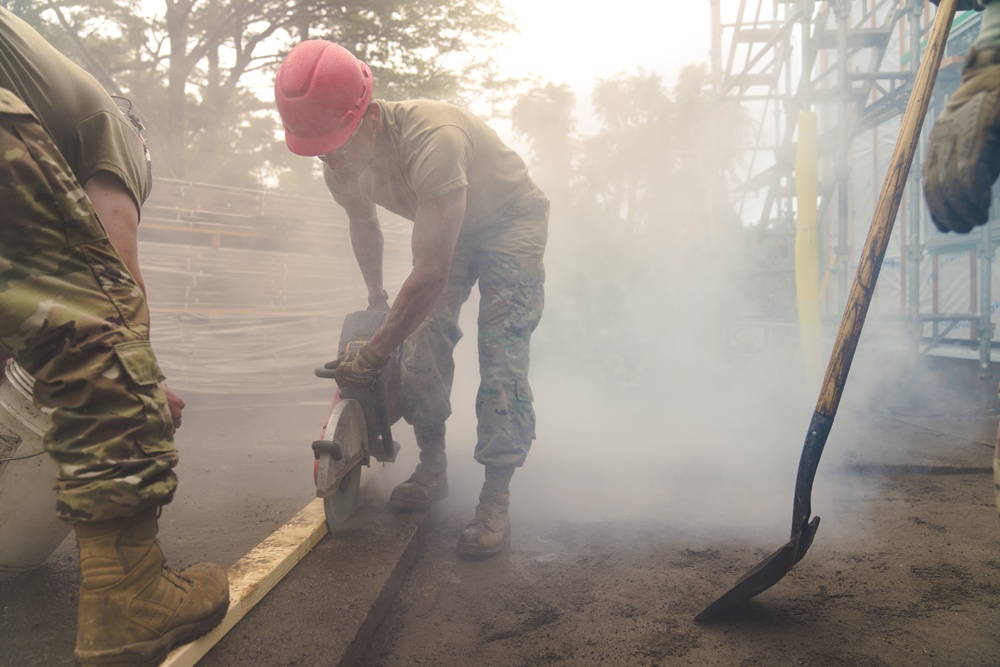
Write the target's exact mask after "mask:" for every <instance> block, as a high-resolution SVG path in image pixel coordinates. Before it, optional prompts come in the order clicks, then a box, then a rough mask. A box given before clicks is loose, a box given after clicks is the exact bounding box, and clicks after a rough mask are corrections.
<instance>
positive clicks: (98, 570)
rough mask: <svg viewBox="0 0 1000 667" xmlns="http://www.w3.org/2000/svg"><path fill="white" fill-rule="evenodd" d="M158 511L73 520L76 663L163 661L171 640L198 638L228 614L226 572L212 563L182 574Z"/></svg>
mask: <svg viewBox="0 0 1000 667" xmlns="http://www.w3.org/2000/svg"><path fill="white" fill-rule="evenodd" d="M156 512H157V508H155V507H154V508H151V509H149V510H146V511H144V512H142V513H140V514H138V515H136V516H134V517H128V518H125V519H115V520H112V521H99V522H80V523H76V524H74V526H73V531H74V533H76V539H77V544H78V545H79V548H80V570H81V572H82V573H83V582H82V584H81V585H80V605H79V612H78V618H77V624H78V625H77V633H76V653H75V655H76V662H77V665H80V666H88V665H158V664H160V662H161V661H162V660H163V658H165V657H166V655H167V653H168V652H169V651H170V649H171V648H172V647H173V646H175V645H177V644H183V643H186V642H189V641H192V640H194V639H197V638H198V637H200V636H201V635H203V634H205V633H206V632H208V631H209V630H211V629H212V628H214V627H215V626H216V625H218V624H219V622H220V621H222V619H223V617H224V616H225V615H226V611H227V609H228V608H229V580H228V578H227V577H226V573H225V571H224V570H223V569H222V568H221V567H219V566H218V565H212V564H209V563H199V564H198V565H194V566H192V567H190V568H188V569H187V570H184V571H183V572H174V571H172V570H170V569H169V568H167V567H165V566H164V564H163V552H162V551H160V545H159V544H158V543H157V541H156V533H157V525H156Z"/></svg>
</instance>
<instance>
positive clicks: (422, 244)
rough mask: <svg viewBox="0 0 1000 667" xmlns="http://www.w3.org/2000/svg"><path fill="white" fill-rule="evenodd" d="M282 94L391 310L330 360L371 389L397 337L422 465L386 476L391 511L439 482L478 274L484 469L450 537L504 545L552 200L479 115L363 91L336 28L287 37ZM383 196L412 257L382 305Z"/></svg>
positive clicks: (429, 497)
mask: <svg viewBox="0 0 1000 667" xmlns="http://www.w3.org/2000/svg"><path fill="white" fill-rule="evenodd" d="M275 101H276V103H277V107H278V112H279V113H280V114H281V118H282V123H283V125H284V129H285V141H286V143H287V145H288V148H289V149H290V150H291V151H292V152H293V153H296V154H298V155H305V156H316V157H319V159H320V160H322V161H323V163H324V168H323V173H324V177H325V180H326V184H327V187H328V188H329V190H330V192H331V193H332V194H333V197H334V199H335V200H336V201H337V203H339V204H340V205H341V206H343V208H344V209H345V211H346V212H347V215H348V219H349V226H350V232H351V241H352V245H353V248H354V253H355V256H356V257H357V259H358V264H359V265H360V268H361V273H362V276H363V278H364V280H365V284H366V285H367V287H368V292H369V306H370V307H371V308H382V309H386V310H388V311H389V314H388V317H387V318H386V321H385V323H384V324H383V325H382V327H381V328H380V329H379V330H378V331H376V332H375V334H374V336H373V337H372V339H371V340H370V341H368V343H367V344H366V345H365V346H364V347H362V348H361V349H360V350H359V351H356V352H352V353H350V354H348V355H345V356H344V357H343V358H341V359H338V360H337V361H335V362H331V363H330V364H327V367H328V368H334V369H335V377H336V379H337V383H338V384H339V385H340V387H341V388H344V387H349V388H357V389H363V388H366V387H370V386H372V384H373V383H374V380H375V378H376V377H377V376H378V374H379V371H380V369H381V368H382V367H383V366H384V365H385V364H386V361H387V359H388V358H389V355H390V354H391V353H392V351H393V350H395V349H396V348H397V347H398V346H400V345H401V344H403V356H402V382H401V387H400V395H399V397H398V399H399V404H400V408H401V411H402V414H403V417H404V418H405V419H406V421H407V422H408V423H410V424H411V425H413V429H414V435H415V436H416V440H417V446H418V447H419V449H420V463H419V465H418V466H417V469H416V470H415V471H414V473H413V475H412V476H411V477H410V478H409V479H408V480H407V481H405V482H403V483H402V484H400V485H399V486H397V487H396V488H395V489H393V491H392V494H391V496H390V505H391V506H392V507H394V508H395V509H399V510H420V509H424V508H427V507H428V506H429V505H430V503H431V502H432V501H434V500H437V499H440V498H443V497H445V496H446V494H447V488H448V487H447V484H448V483H447V475H446V467H447V465H446V456H445V422H446V421H447V419H448V417H449V416H450V415H451V401H450V394H451V388H452V381H453V378H454V372H455V364H454V360H453V351H454V349H455V345H456V344H457V343H458V341H459V339H460V338H461V336H462V331H461V330H460V329H459V326H458V320H459V311H460V309H461V307H462V304H464V303H465V301H466V300H467V299H468V298H469V296H470V294H471V291H472V288H473V286H474V285H475V284H476V283H478V285H479V294H480V305H479V373H480V386H479V392H478V394H477V397H476V415H477V417H478V430H477V443H476V449H475V457H476V460H477V461H479V462H480V463H482V464H483V465H484V466H485V469H486V480H485V483H484V484H483V489H482V492H481V493H480V496H479V504H478V506H477V507H476V513H475V518H474V519H473V520H472V521H471V522H470V523H469V525H468V526H467V527H466V529H465V530H464V531H463V533H462V534H461V536H460V537H459V540H458V551H459V552H460V553H462V554H466V555H473V556H490V555H494V554H496V553H499V552H500V551H501V550H502V549H503V547H504V546H505V545H506V544H507V542H508V539H509V535H510V519H509V513H508V506H509V502H510V489H509V485H510V480H511V477H512V476H513V474H514V470H515V469H516V468H517V467H519V466H521V465H522V464H523V463H524V461H525V458H526V457H527V455H528V451H529V449H530V447H531V443H532V440H534V438H535V413H534V409H533V407H532V400H533V399H532V394H531V387H530V385H529V384H528V359H529V343H530V340H531V334H532V332H533V331H534V330H535V327H536V326H537V325H538V322H539V319H540V318H541V313H542V304H543V295H544V288H543V285H544V281H545V270H544V266H543V262H542V260H543V255H544V252H545V243H546V237H547V228H548V212H549V202H548V199H546V197H545V195H544V194H543V193H542V192H541V190H539V189H538V188H537V187H536V186H535V185H534V183H532V181H531V179H530V178H529V177H528V171H527V168H526V166H525V164H524V161H523V160H522V159H521V158H520V157H519V156H518V155H517V154H516V153H515V152H514V151H513V150H511V149H510V148H509V147H507V146H506V145H505V144H504V143H503V142H502V141H501V140H500V138H499V137H498V136H497V135H496V133H495V132H494V131H493V130H492V129H490V128H489V126H487V125H486V124H485V123H484V122H483V121H482V120H480V119H478V118H476V117H475V116H474V115H472V114H470V113H469V112H468V111H466V110H464V109H461V108H459V107H456V106H453V105H449V104H444V103H440V102H434V101H430V100H414V101H408V102H388V101H384V100H372V76H371V71H370V70H369V68H368V66H367V65H365V64H364V63H363V62H361V61H359V60H357V59H356V58H355V57H354V56H353V55H351V54H350V53H349V52H348V51H347V50H345V49H343V48H341V47H340V46H338V45H336V44H333V43H331V42H327V41H323V40H309V41H306V42H303V43H301V44H299V45H298V46H296V47H295V48H294V49H292V51H291V52H290V53H289V54H288V56H287V57H286V58H285V60H284V62H283V63H282V65H281V68H280V70H279V71H278V75H277V78H276V80H275ZM376 205H380V206H383V207H385V208H387V209H388V210H390V211H392V212H394V213H396V214H398V215H400V216H402V217H404V218H406V219H408V220H411V221H413V223H414V224H413V233H412V239H411V247H412V250H413V269H412V271H411V273H410V275H409V277H408V278H407V279H406V281H405V282H404V283H403V285H402V287H401V289H400V291H399V294H398V296H397V297H396V299H395V301H394V303H393V304H392V307H391V309H390V308H389V304H388V295H387V294H386V292H385V291H384V289H383V284H382V245H383V238H382V232H381V229H380V228H379V223H378V218H377V216H376V209H375V206H376ZM404 340H405V344H404Z"/></svg>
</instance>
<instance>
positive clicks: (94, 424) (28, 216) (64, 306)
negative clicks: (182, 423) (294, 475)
mask: <svg viewBox="0 0 1000 667" xmlns="http://www.w3.org/2000/svg"><path fill="white" fill-rule="evenodd" d="M0 152H2V154H3V160H2V161H0V205H2V206H3V209H4V213H3V218H2V220H0V347H4V348H6V349H7V350H8V351H9V352H10V353H11V354H12V355H13V357H14V359H15V360H16V361H17V362H18V364H20V365H21V366H22V367H23V368H24V369H25V370H26V371H27V372H28V373H30V374H31V375H32V376H33V377H34V378H35V385H34V400H35V402H36V403H37V404H38V405H39V406H40V407H41V408H42V409H43V410H45V411H46V412H48V413H50V414H51V417H52V423H53V426H52V428H51V430H50V431H49V432H48V433H47V434H46V436H45V441H44V442H45V448H46V450H47V451H48V452H49V453H50V454H51V455H52V457H53V458H54V459H55V460H56V463H57V464H58V469H59V472H58V476H57V479H56V480H55V481H56V491H57V502H56V506H57V507H56V509H57V512H58V513H59V515H60V517H62V518H63V519H66V520H70V521H80V520H83V521H88V520H89V521H101V520H107V519H113V518H117V517H123V516H130V515H133V514H135V513H136V512H138V511H140V510H142V509H144V508H147V507H150V506H154V505H160V504H163V503H166V502H169V501H170V499H171V498H172V497H173V493H174V489H175V487H176V484H177V481H176V477H175V476H174V473H173V471H172V468H173V467H174V466H175V465H176V464H177V451H176V450H175V449H174V446H173V424H172V422H171V420H170V414H169V411H168V409H167V403H166V398H165V396H164V394H163V390H162V389H161V388H160V385H159V383H160V380H161V379H162V375H161V373H160V369H159V367H158V366H157V363H156V359H155V357H154V356H153V352H152V349H151V348H150V344H149V312H148V310H147V308H146V302H145V298H144V297H143V294H142V291H141V290H140V289H139V287H138V285H137V283H136V282H135V280H134V279H133V278H132V276H131V274H130V273H129V272H128V270H127V269H126V268H125V265H124V264H123V263H122V261H121V259H119V257H118V254H117V253H116V252H115V250H114V248H113V247H112V245H111V243H110V242H109V241H108V238H107V234H106V233H105V231H104V228H103V226H102V225H101V223H100V221H99V220H98V219H97V216H96V214H95V213H94V211H93V209H92V208H91V206H90V201H89V199H87V197H86V195H85V194H84V193H83V189H82V188H81V187H80V185H79V184H78V183H77V181H76V179H75V178H74V176H73V174H72V172H71V171H70V169H69V167H68V165H67V164H66V162H65V160H64V159H63V157H62V155H61V154H60V153H59V151H58V149H57V148H56V147H55V145H54V144H53V143H52V141H51V140H50V138H49V137H48V135H47V134H46V133H45V131H44V129H43V128H42V126H41V125H40V124H39V123H38V122H37V121H36V120H35V118H34V117H33V115H32V114H31V111H30V110H29V109H28V107H26V106H25V105H24V104H23V103H22V102H21V101H20V100H19V99H18V98H17V97H16V96H14V95H13V94H12V93H9V92H8V91H6V90H3V89H0Z"/></svg>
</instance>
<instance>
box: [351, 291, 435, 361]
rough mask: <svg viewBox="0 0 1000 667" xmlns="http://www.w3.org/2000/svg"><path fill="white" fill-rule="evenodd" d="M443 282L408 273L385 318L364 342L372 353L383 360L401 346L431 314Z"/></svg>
mask: <svg viewBox="0 0 1000 667" xmlns="http://www.w3.org/2000/svg"><path fill="white" fill-rule="evenodd" d="M444 283H445V280H440V279H434V278H432V277H428V276H423V275H421V274H419V273H417V272H413V273H411V274H410V275H409V277H407V279H406V280H405V281H404V282H403V286H402V287H401V288H400V290H399V294H398V296H397V297H396V299H395V300H394V301H393V304H392V309H391V310H390V311H389V317H388V318H386V321H385V322H384V323H383V324H382V326H381V327H379V329H378V331H376V332H375V335H374V336H372V338H371V340H370V341H368V346H369V347H370V348H371V349H372V351H373V352H375V353H376V354H377V355H378V356H379V357H381V358H383V359H384V358H386V357H388V356H389V355H390V354H392V351H393V350H395V349H396V348H397V347H399V346H400V345H402V344H403V341H404V340H406V337H407V336H409V335H410V334H411V333H412V332H413V330H414V329H416V328H417V327H418V326H420V323H421V322H423V321H424V318H426V317H427V314H428V313H430V312H431V308H433V307H434V302H435V301H436V300H437V298H438V296H439V295H440V294H441V290H442V289H443V288H444Z"/></svg>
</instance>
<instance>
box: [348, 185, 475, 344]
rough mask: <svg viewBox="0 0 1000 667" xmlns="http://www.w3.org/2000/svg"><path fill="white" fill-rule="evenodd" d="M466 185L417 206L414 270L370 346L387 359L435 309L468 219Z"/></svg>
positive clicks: (414, 225)
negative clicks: (466, 212)
mask: <svg viewBox="0 0 1000 667" xmlns="http://www.w3.org/2000/svg"><path fill="white" fill-rule="evenodd" d="M465 202H466V189H465V188H464V187H463V188H458V189H456V190H452V191H451V192H449V193H447V194H444V195H442V196H440V197H438V198H436V199H432V200H430V201H427V202H424V203H422V204H420V205H418V206H417V213H416V216H415V217H416V220H415V221H414V223H413V236H412V240H411V245H412V250H413V270H412V271H411V272H410V275H409V276H408V277H407V278H406V280H405V281H404V282H403V286H402V287H401V288H400V290H399V295H398V296H397V297H396V299H395V301H394V302H393V304H392V309H391V310H390V311H389V317H388V318H387V319H386V321H385V323H384V324H383V325H382V326H381V327H380V328H379V329H378V331H376V332H375V335H374V336H372V339H371V340H370V341H369V342H368V345H367V346H366V347H368V348H370V349H371V351H372V352H374V353H375V354H376V355H378V356H379V357H380V358H382V359H385V358H388V356H389V355H390V354H391V353H392V351H393V350H395V349H396V348H397V347H399V346H400V345H401V344H402V343H403V340H404V339H405V338H406V337H407V336H408V335H410V333H412V332H413V330H414V329H416V328H417V327H418V326H419V325H420V323H421V322H423V321H424V318H425V317H427V314H428V313H429V312H430V311H431V307H432V306H433V305H434V301H435V300H437V298H438V296H439V295H440V294H441V291H442V290H443V289H444V286H445V284H447V282H448V274H449V273H450V271H451V261H452V259H453V258H454V256H455V244H456V243H457V242H458V233H459V232H460V231H461V229H462V221H463V220H464V219H465Z"/></svg>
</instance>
